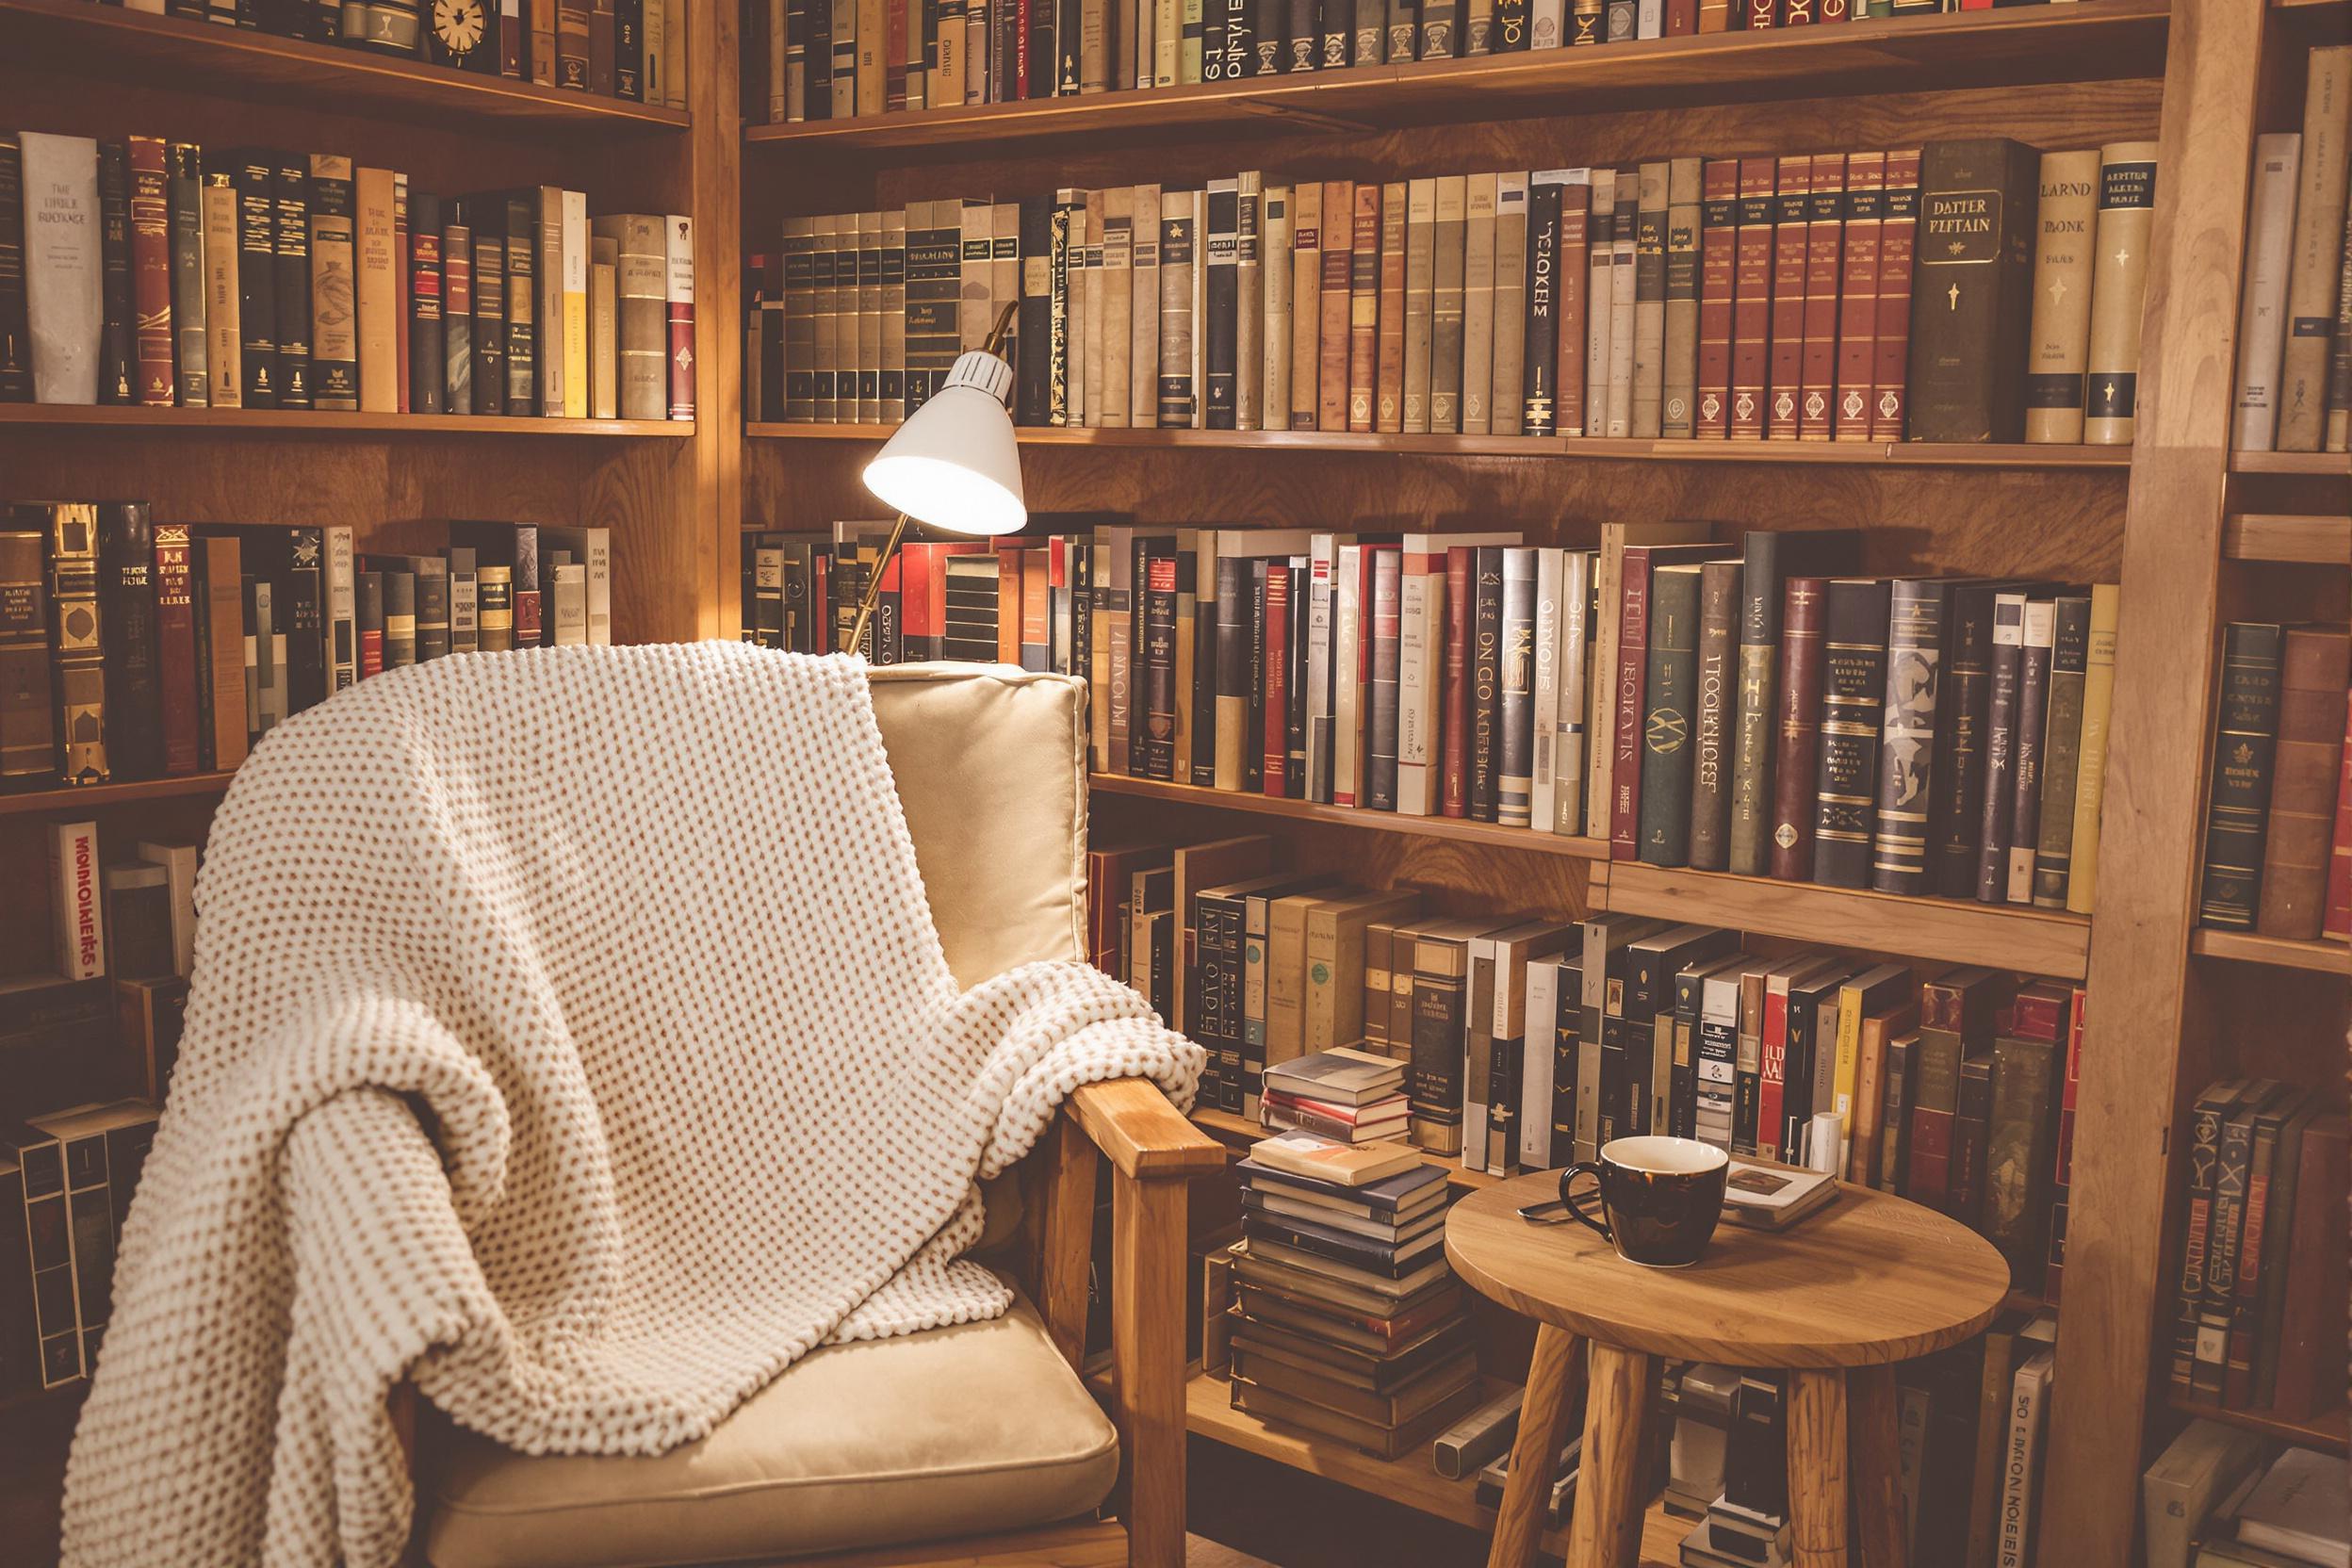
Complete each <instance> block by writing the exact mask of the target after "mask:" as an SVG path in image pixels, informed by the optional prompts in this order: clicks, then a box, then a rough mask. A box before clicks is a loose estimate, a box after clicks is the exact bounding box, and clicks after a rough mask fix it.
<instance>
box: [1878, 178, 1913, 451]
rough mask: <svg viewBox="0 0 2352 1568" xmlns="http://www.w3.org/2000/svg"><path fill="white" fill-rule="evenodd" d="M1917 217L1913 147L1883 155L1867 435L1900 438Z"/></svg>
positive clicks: (1909, 356)
mask: <svg viewBox="0 0 2352 1568" xmlns="http://www.w3.org/2000/svg"><path fill="white" fill-rule="evenodd" d="M1918 228H1919V149H1918V148H1916V147H1914V148H1911V149H1909V150H1908V151H1905V152H1895V153H1888V154H1887V199H1886V217H1885V218H1884V219H1882V220H1881V221H1880V222H1879V229H1878V361H1877V366H1876V368H1874V369H1873V370H1872V371H1871V372H1870V386H1871V393H1870V439H1871V440H1873V441H1900V440H1902V439H1903V397H1904V393H1903V384H1904V378H1905V377H1906V376H1907V375H1908V374H1909V372H1910V368H1911V247H1912V242H1913V239H1914V237H1915V234H1916V231H1917V230H1918Z"/></svg>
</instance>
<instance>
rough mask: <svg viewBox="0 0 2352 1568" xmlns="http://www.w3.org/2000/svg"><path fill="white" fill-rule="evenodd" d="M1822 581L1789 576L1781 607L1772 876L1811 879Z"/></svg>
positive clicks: (1826, 584) (1818, 760) (1823, 601)
mask: <svg viewBox="0 0 2352 1568" xmlns="http://www.w3.org/2000/svg"><path fill="white" fill-rule="evenodd" d="M1828 598H1829V582H1828V580H1827V579H1825V578H1818V577H1792V578H1790V579H1789V586H1788V590H1787V596H1786V598H1785V600H1784V602H1783V604H1782V606H1781V621H1780V724H1779V729H1778V736H1777V743H1776V744H1777V749H1776V751H1775V753H1774V755H1773V758H1772V761H1773V767H1772V874H1773V875H1774V876H1777V877H1779V878H1780V879H1781V880H1782V881H1784V882H1806V881H1810V880H1811V879H1812V876H1813V815H1814V808H1815V806H1816V804H1817V802H1816V801H1815V799H1814V779H1815V771H1816V770H1817V769H1818V768H1819V767H1820V765H1821V757H1820V751H1821V656H1822V653H1823V649H1822V647H1821V615H1822V611H1823V609H1824V607H1825V606H1826V604H1827V602H1828Z"/></svg>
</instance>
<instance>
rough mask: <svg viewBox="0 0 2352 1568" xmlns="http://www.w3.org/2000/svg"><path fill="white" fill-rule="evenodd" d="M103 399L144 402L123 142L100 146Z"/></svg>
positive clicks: (100, 369)
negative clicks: (134, 329)
mask: <svg viewBox="0 0 2352 1568" xmlns="http://www.w3.org/2000/svg"><path fill="white" fill-rule="evenodd" d="M98 219H99V231H98V242H99V268H100V271H99V312H100V314H99V326H98V400H99V401H100V402H102V403H135V402H137V401H138V400H139V380H138V377H139V366H138V362H137V357H136V351H135V350H134V349H133V346H132V344H133V333H132V327H133V312H134V309H135V307H134V305H133V303H132V300H131V169H130V155H129V154H128V152H127V151H126V150H125V149H124V147H123V145H122V143H121V142H119V141H102V142H100V143H99V144H98Z"/></svg>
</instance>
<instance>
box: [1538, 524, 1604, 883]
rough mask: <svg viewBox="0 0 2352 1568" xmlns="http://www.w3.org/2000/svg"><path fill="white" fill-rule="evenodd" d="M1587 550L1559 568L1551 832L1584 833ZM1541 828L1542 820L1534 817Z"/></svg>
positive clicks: (1563, 559)
mask: <svg viewBox="0 0 2352 1568" xmlns="http://www.w3.org/2000/svg"><path fill="white" fill-rule="evenodd" d="M1592 591H1593V552H1592V551H1590V550H1564V551H1562V552H1561V555H1560V655H1559V662H1560V674H1559V706H1558V708H1556V709H1555V710H1554V711H1553V716H1552V778H1553V785H1552V815H1551V818H1550V824H1551V830H1552V831H1553V832H1554V833H1557V834H1560V836H1562V837H1563V838H1570V839H1573V838H1575V837H1576V836H1577V835H1578V834H1580V833H1582V832H1583V831H1584V748H1585V664H1586V660H1585V651H1586V649H1587V648H1588V647H1590V646H1591V639H1592V630H1591V628H1590V626H1589V624H1588V623H1589V621H1590V619H1591V597H1592ZM1535 820H1536V822H1537V823H1538V824H1539V825H1541V824H1543V823H1544V820H1545V819H1544V818H1543V817H1541V816H1539V817H1537V818H1536V819H1535Z"/></svg>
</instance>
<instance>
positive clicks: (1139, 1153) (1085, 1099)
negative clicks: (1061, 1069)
mask: <svg viewBox="0 0 2352 1568" xmlns="http://www.w3.org/2000/svg"><path fill="white" fill-rule="evenodd" d="M1068 1104H1069V1110H1070V1115H1071V1117H1073V1118H1074V1119H1076V1120H1077V1123H1078V1125H1079V1126H1080V1127H1081V1128H1083V1129H1084V1130H1085V1131H1086V1136H1087V1137H1089V1138H1091V1139H1093V1140H1094V1145H1095V1147H1096V1148H1098V1149H1100V1150H1101V1151H1103V1153H1104V1154H1105V1155H1107V1156H1108V1157H1109V1159H1110V1162H1111V1164H1112V1165H1113V1166H1115V1167H1117V1168H1118V1169H1119V1174H1120V1175H1122V1176H1129V1177H1134V1178H1137V1179H1139V1180H1145V1181H1152V1180H1157V1179H1160V1178H1164V1177H1191V1176H1208V1175H1214V1174H1215V1173H1216V1172H1217V1171H1220V1170H1222V1169H1224V1168H1225V1146H1224V1145H1223V1144H1221V1143H1218V1142H1217V1140H1216V1139H1215V1138H1212V1137H1210V1136H1209V1135H1207V1134H1206V1133H1203V1132H1201V1130H1200V1129H1199V1128H1198V1127H1195V1126H1194V1125H1193V1124H1192V1123H1191V1121H1189V1120H1188V1119H1186V1118H1185V1117H1184V1113H1183V1112H1182V1111H1179V1110H1178V1109H1177V1108H1176V1107H1175V1106H1173V1105H1171V1104H1169V1103H1168V1097H1167V1096H1166V1095H1164V1094H1162V1093H1161V1092H1160V1090H1159V1086H1158V1085H1156V1084H1153V1083H1152V1082H1151V1081H1150V1080H1149V1079H1145V1078H1114V1079H1112V1080H1111V1081H1109V1082H1108V1083H1102V1084H1081V1085H1080V1086H1078V1087H1077V1088H1075V1089H1072V1090H1071V1091H1070V1100H1069V1102H1068Z"/></svg>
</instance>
